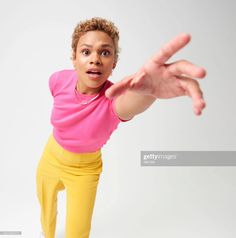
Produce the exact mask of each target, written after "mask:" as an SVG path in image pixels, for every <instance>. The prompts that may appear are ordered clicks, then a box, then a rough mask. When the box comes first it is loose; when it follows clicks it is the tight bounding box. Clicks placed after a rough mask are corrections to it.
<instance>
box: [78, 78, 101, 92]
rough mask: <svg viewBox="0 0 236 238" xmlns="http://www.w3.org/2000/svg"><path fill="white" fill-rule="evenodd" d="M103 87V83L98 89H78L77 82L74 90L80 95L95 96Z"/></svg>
mask: <svg viewBox="0 0 236 238" xmlns="http://www.w3.org/2000/svg"><path fill="white" fill-rule="evenodd" d="M104 85H105V83H104V84H102V85H101V86H100V87H98V88H89V89H88V88H87V89H85V88H84V89H83V88H81V87H80V85H79V82H78V81H77V84H76V90H77V91H78V92H80V93H82V94H87V95H93V94H97V93H99V92H100V91H101V90H102V88H103V86H104Z"/></svg>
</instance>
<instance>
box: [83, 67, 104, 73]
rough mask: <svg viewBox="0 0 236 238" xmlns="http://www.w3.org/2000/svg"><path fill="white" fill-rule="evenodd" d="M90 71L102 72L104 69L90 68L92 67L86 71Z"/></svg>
mask: <svg viewBox="0 0 236 238" xmlns="http://www.w3.org/2000/svg"><path fill="white" fill-rule="evenodd" d="M88 71H94V72H99V73H101V74H102V71H101V70H100V69H98V68H90V69H88V70H87V71H86V73H88Z"/></svg>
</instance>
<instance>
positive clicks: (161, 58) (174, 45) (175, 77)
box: [106, 34, 206, 115]
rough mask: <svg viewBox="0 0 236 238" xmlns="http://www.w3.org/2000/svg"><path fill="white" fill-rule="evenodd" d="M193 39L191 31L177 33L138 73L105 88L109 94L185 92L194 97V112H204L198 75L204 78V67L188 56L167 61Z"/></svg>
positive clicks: (163, 95)
mask: <svg viewBox="0 0 236 238" xmlns="http://www.w3.org/2000/svg"><path fill="white" fill-rule="evenodd" d="M190 39H191V36H190V35H188V34H180V35H178V36H176V37H175V38H174V39H172V40H171V41H170V42H168V43H167V44H165V45H164V46H163V47H162V48H161V49H160V50H159V52H157V53H156V54H155V55H154V56H153V57H151V58H150V59H149V60H148V61H147V62H146V63H145V64H144V65H143V67H142V68H141V69H140V70H139V71H138V72H137V73H135V74H133V75H130V76H128V77H125V78H124V79H123V80H121V81H120V82H118V83H115V84H113V85H112V86H111V87H110V88H109V89H108V90H107V91H106V96H107V97H109V98H111V97H116V96H119V95H120V94H123V93H124V92H125V91H126V90H130V91H134V92H137V93H139V94H142V95H151V96H153V97H155V98H160V99H161V98H174V97H178V96H184V95H186V96H189V97H191V98H192V101H193V110H194V113H195V114H196V115H201V112H202V110H203V109H204V107H205V105H206V104H205V101H204V99H203V93H202V91H201V89H200V86H199V83H198V81H197V80H196V79H195V78H197V79H201V78H204V77H205V75H206V71H205V69H203V68H201V67H198V66H196V65H194V64H192V63H191V62H189V61H187V60H179V61H176V62H173V63H168V64H167V63H166V61H167V60H168V59H169V58H170V57H171V56H173V55H174V54H175V53H176V52H177V51H179V50H180V49H182V48H183V47H184V46H186V45H187V44H188V43H189V41H190Z"/></svg>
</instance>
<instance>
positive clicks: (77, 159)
mask: <svg viewBox="0 0 236 238" xmlns="http://www.w3.org/2000/svg"><path fill="white" fill-rule="evenodd" d="M44 151H45V152H46V153H47V154H50V155H51V156H53V157H54V158H56V159H57V160H58V161H59V162H60V163H62V164H65V165H69V166H77V165H79V166H81V165H86V164H90V163H96V162H98V161H100V160H101V156H102V153H101V149H100V150H98V151H95V152H89V153H75V152H71V151H68V150H66V149H64V148H63V147H62V146H61V145H60V144H58V142H57V141H56V139H55V138H54V136H53V134H52V133H51V134H50V136H49V138H48V141H47V144H46V146H45V150H44Z"/></svg>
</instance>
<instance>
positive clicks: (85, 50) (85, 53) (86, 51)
mask: <svg viewBox="0 0 236 238" xmlns="http://www.w3.org/2000/svg"><path fill="white" fill-rule="evenodd" d="M81 52H82V54H83V55H89V50H88V49H83V50H82V51H81Z"/></svg>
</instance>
